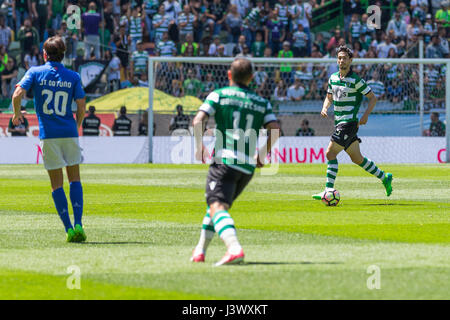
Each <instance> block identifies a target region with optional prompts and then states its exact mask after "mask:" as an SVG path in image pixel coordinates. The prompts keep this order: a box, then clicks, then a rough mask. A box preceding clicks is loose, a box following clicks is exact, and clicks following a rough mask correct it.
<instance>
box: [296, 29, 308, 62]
mask: <svg viewBox="0 0 450 320" xmlns="http://www.w3.org/2000/svg"><path fill="white" fill-rule="evenodd" d="M292 41H294V44H293V46H292V51H293V53H294V57H305V56H307V55H308V52H307V42H308V35H307V34H306V33H305V32H304V31H303V25H302V24H298V30H297V31H295V32H294V34H293V35H292Z"/></svg>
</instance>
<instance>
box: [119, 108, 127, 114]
mask: <svg viewBox="0 0 450 320" xmlns="http://www.w3.org/2000/svg"><path fill="white" fill-rule="evenodd" d="M126 113H127V107H125V106H121V107H120V114H126Z"/></svg>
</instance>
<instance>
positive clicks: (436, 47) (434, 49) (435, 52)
mask: <svg viewBox="0 0 450 320" xmlns="http://www.w3.org/2000/svg"><path fill="white" fill-rule="evenodd" d="M443 57H444V52H443V50H442V47H441V42H440V39H439V36H438V35H434V36H432V37H431V43H430V44H429V45H427V49H426V51H425V58H430V59H433V58H435V59H436V58H443Z"/></svg>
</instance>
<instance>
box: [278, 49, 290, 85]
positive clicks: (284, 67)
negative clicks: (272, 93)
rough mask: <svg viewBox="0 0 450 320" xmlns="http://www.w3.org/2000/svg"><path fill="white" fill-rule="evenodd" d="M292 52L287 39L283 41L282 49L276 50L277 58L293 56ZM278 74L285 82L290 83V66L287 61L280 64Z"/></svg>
mask: <svg viewBox="0 0 450 320" xmlns="http://www.w3.org/2000/svg"><path fill="white" fill-rule="evenodd" d="M293 57H294V53H293V52H292V50H291V44H290V43H289V41H285V42H283V50H280V51H279V52H278V58H293ZM280 75H281V78H282V79H283V80H284V81H285V82H286V83H291V81H292V79H291V78H292V67H291V65H290V64H288V63H283V64H281V65H280Z"/></svg>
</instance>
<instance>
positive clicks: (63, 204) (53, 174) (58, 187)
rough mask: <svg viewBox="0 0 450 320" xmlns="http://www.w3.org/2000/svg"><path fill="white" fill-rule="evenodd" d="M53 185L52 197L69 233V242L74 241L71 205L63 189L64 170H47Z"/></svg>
mask: <svg viewBox="0 0 450 320" xmlns="http://www.w3.org/2000/svg"><path fill="white" fill-rule="evenodd" d="M47 172H48V175H49V177H50V183H51V186H52V198H53V202H54V203H55V208H56V211H57V212H58V215H59V218H60V219H61V221H62V223H63V225H64V229H65V230H66V233H67V242H72V241H73V239H74V236H75V232H74V230H73V226H72V222H71V221H70V216H69V206H68V204H67V198H66V194H65V192H64V189H63V180H64V178H63V171H62V169H61V168H60V169H54V170H47Z"/></svg>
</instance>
